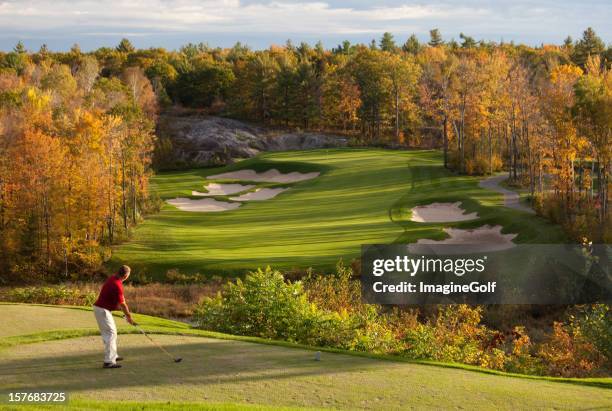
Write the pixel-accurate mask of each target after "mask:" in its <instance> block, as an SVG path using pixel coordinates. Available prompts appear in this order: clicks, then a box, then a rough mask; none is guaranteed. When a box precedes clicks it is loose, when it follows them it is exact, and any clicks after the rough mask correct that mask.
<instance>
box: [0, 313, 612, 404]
mask: <svg viewBox="0 0 612 411" xmlns="http://www.w3.org/2000/svg"><path fill="white" fill-rule="evenodd" d="M24 307H28V306H26V305H4V304H3V305H0V314H1V315H2V317H3V318H8V317H10V316H14V315H15V308H17V309H23V308H24ZM11 308H12V309H13V311H8V310H10V309H11ZM49 310H56V312H55V313H54V312H52V311H49ZM22 312H23V313H24V314H26V313H27V315H26V316H22V317H21V318H22V320H23V321H24V322H28V321H29V320H30V319H31V318H32V317H33V316H35V315H37V314H36V313H37V312H38V313H39V314H38V315H39V316H40V315H44V316H53V317H55V318H62V319H64V321H65V324H66V325H70V324H74V325H82V321H83V319H84V317H82V315H83V314H85V315H87V316H91V312H89V311H88V310H86V309H68V308H50V307H45V306H32V307H29V310H28V311H25V310H23V311H22ZM138 320H139V321H140V322H141V323H143V324H144V323H145V322H146V323H147V324H148V327H152V328H155V327H159V329H160V332H166V333H170V332H173V331H174V332H175V333H179V334H178V335H162V334H155V335H153V338H155V340H156V341H158V342H160V343H162V344H164V346H166V347H167V349H168V350H170V351H171V352H172V353H173V354H174V355H177V356H181V357H183V358H184V360H183V362H182V363H180V364H174V363H173V362H172V361H170V360H169V359H168V358H167V357H165V356H164V355H163V354H161V353H160V352H159V351H158V350H157V348H156V347H154V346H152V345H151V344H150V343H149V342H148V341H147V340H146V339H145V338H144V337H143V336H141V335H121V336H120V337H119V346H120V353H121V354H122V355H123V356H125V357H126V359H125V361H124V363H123V364H124V368H122V369H120V370H112V371H110V370H103V369H101V368H100V360H101V358H100V356H101V348H102V342H101V341H100V337H99V336H85V337H75V335H76V334H75V335H69V334H66V337H72V338H70V339H64V340H60V339H58V340H52V341H41V342H39V343H31V344H14V345H12V346H10V347H6V346H5V348H4V349H2V351H1V356H0V393H6V392H8V391H11V390H22V391H27V390H30V391H33V390H56V391H66V392H68V393H69V396H70V399H71V401H72V402H71V403H72V404H73V405H74V408H73V409H94V408H97V407H98V406H100V408H102V409H129V410H131V409H136V407H137V406H136V404H135V403H134V402H138V404H141V405H142V406H143V407H145V408H144V409H158V408H155V405H156V404H161V403H162V402H166V401H170V402H171V404H168V405H167V407H168V408H164V409H168V410H174V409H180V408H179V405H178V403H189V404H192V405H194V406H195V405H198V406H201V408H192V406H191V405H189V406H188V407H189V409H221V410H223V409H227V410H233V409H240V408H238V407H239V405H241V404H258V405H261V408H255V409H268V408H267V407H268V406H281V407H309V408H327V407H333V408H337V409H364V408H374V409H406V408H438V409H447V408H453V407H456V406H457V405H458V404H460V405H461V406H462V407H464V408H467V409H575V408H577V407H580V408H598V407H599V408H605V407H606V404H610V402H611V401H612V390H610V389H606V388H599V387H593V386H583V385H576V384H562V383H559V382H554V381H549V380H546V379H540V378H537V379H528V378H515V377H510V376H502V375H491V374H487V373H482V372H473V371H470V370H467V369H461V368H447V367H439V366H431V365H424V364H417V363H411V362H401V361H390V360H388V359H387V360H383V359H379V358H375V357H368V356H357V355H347V354H343V353H331V352H330V353H326V352H324V353H323V355H322V361H320V362H317V361H314V360H313V352H312V351H311V350H305V349H301V348H295V347H292V346H291V344H287V343H285V344H278V345H270V344H254V343H252V342H249V341H247V340H251V341H254V340H258V339H243V338H241V337H232V336H226V337H228V339H219V338H209V337H207V336H204V335H206V333H205V332H202V331H199V330H189V329H187V328H186V326H185V325H184V324H181V323H176V325H177V328H176V329H174V330H173V329H172V327H171V326H170V325H171V324H172V323H174V322H171V321H168V320H161V319H156V318H154V317H146V316H141V317H139V319H138ZM91 321H92V322H93V317H92V318H91ZM46 329H47V328H46V327H45V326H44V325H43V324H41V323H39V325H38V327H37V328H36V329H35V328H34V327H31V328H29V329H27V330H24V331H26V332H31V331H36V330H38V331H45V330H46ZM73 331H74V332H77V331H78V330H77V329H74V330H73ZM82 331H83V332H86V331H87V330H82ZM189 331H193V332H194V333H202V336H198V335H197V334H194V335H185V334H187V333H188V332H189ZM65 332H68V331H65ZM60 334H61V333H60ZM209 335H214V333H210V334H209ZM220 336H221V335H220ZM21 337H22V338H23V342H27V338H25V337H26V336H21ZM8 338H12V339H14V337H8ZM6 339H7V338H0V345H2V341H3V340H6ZM608 380H609V379H599V381H600V382H601V385H603V386H607V387H609V385H610V383H609V381H608ZM574 381H579V380H574ZM592 382H593V383H594V382H595V380H594V379H593V381H592ZM124 400H128V401H130V402H128V403H125V404H124V403H121V404H119V403H118V402H119V401H124ZM107 401H109V402H110V403H107ZM113 402H114V403H113ZM151 402H153V404H152V403H151ZM175 403H176V404H175ZM114 404H117V408H115V407H114V406H113V405H114ZM207 404H208V405H207ZM212 404H215V405H214V406H213V405H212ZM217 404H225V405H219V407H218V408H215V407H216V405H217ZM233 404H237V405H233ZM207 407H208V408H207ZM19 409H22V408H19ZM26 409H44V408H43V407H26ZM138 409H142V408H138ZM250 409H252V408H250Z"/></svg>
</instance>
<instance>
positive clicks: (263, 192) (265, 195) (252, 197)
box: [230, 188, 289, 201]
mask: <svg viewBox="0 0 612 411" xmlns="http://www.w3.org/2000/svg"><path fill="white" fill-rule="evenodd" d="M287 190H289V189H288V188H258V189H257V190H255V191H251V192H250V193H245V194H243V195H241V196H238V197H230V200H234V201H262V200H269V199H271V198H274V197H276V196H277V195H279V194H280V193H282V192H283V191H287Z"/></svg>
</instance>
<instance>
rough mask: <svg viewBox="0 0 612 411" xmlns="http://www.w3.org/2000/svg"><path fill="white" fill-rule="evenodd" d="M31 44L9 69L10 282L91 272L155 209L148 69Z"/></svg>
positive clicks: (2, 208)
mask: <svg viewBox="0 0 612 411" xmlns="http://www.w3.org/2000/svg"><path fill="white" fill-rule="evenodd" d="M61 57H62V56H58V55H51V54H50V53H47V52H45V51H44V50H41V52H39V53H36V54H29V53H27V52H26V51H25V50H24V49H23V47H22V46H21V45H18V46H17V47H16V48H15V50H14V52H12V53H8V54H6V55H4V56H2V59H1V61H2V63H1V66H2V68H1V69H0V282H10V281H19V280H29V281H33V280H34V281H35V280H45V279H50V278H56V277H57V276H61V275H66V276H67V275H68V274H69V273H74V272H79V273H91V272H93V271H95V270H97V269H98V268H99V267H100V265H101V263H102V261H103V259H105V258H106V257H107V254H108V246H110V245H112V244H113V243H115V242H116V241H118V240H120V239H121V238H123V237H125V236H126V235H127V233H128V231H129V229H130V227H132V226H133V225H135V224H136V223H137V222H138V221H139V219H140V216H141V213H142V212H143V210H145V209H146V208H147V207H148V194H147V181H148V175H149V164H150V159H151V153H152V150H153V142H154V125H155V117H156V112H157V97H156V95H155V93H154V91H153V87H152V85H151V82H150V81H149V79H148V78H147V77H146V76H145V74H144V72H143V70H142V68H140V67H125V68H122V69H121V70H120V71H119V72H117V73H113V74H112V75H109V76H103V75H102V71H103V67H102V65H101V64H100V62H99V60H98V59H97V58H96V57H94V56H91V55H85V54H83V53H79V52H73V53H71V54H70V59H69V60H63V59H62V58H61Z"/></svg>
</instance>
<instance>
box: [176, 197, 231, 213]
mask: <svg viewBox="0 0 612 411" xmlns="http://www.w3.org/2000/svg"><path fill="white" fill-rule="evenodd" d="M168 204H172V205H173V206H175V207H176V208H178V209H179V210H181V211H198V212H201V213H216V212H219V211H227V210H234V209H236V208H238V207H240V205H241V204H240V203H228V202H227V201H217V200H215V199H214V198H202V199H197V200H192V199H190V198H183V197H179V198H173V199H172V200H168Z"/></svg>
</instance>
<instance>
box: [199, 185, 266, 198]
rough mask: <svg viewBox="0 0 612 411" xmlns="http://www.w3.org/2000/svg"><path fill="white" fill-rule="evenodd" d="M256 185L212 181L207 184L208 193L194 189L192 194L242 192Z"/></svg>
mask: <svg viewBox="0 0 612 411" xmlns="http://www.w3.org/2000/svg"><path fill="white" fill-rule="evenodd" d="M253 187H255V186H253V185H243V184H218V183H210V184H208V185H207V186H206V189H207V190H208V192H207V193H201V192H199V191H192V192H191V195H193V196H201V197H210V196H226V195H230V194H236V193H240V192H241V191H246V190H250V189H251V188H253Z"/></svg>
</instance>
